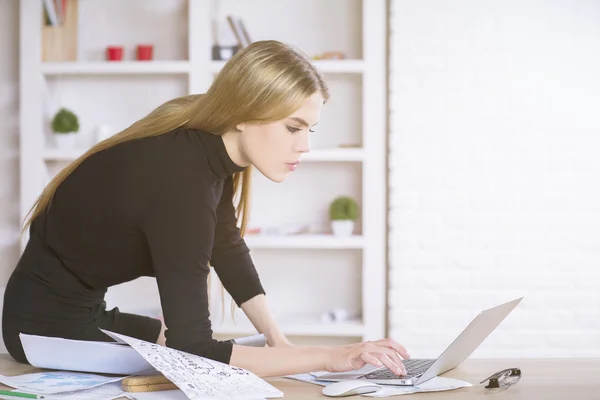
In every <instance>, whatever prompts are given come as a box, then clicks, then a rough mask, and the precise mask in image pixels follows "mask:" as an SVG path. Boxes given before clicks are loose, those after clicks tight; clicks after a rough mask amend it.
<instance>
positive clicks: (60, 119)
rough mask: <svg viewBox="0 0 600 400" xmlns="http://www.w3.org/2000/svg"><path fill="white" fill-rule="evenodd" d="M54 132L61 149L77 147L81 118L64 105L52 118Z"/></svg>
mask: <svg viewBox="0 0 600 400" xmlns="http://www.w3.org/2000/svg"><path fill="white" fill-rule="evenodd" d="M52 132H54V138H55V140H56V144H57V147H58V148H59V149H72V148H73V147H75V134H76V133H77V132H79V119H78V118H77V116H76V115H75V114H74V113H73V112H72V111H71V110H68V109H66V108H64V107H63V108H61V109H60V110H58V112H57V113H56V114H55V115H54V118H52Z"/></svg>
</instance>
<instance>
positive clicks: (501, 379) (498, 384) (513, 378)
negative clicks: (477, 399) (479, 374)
mask: <svg viewBox="0 0 600 400" xmlns="http://www.w3.org/2000/svg"><path fill="white" fill-rule="evenodd" d="M520 380H521V370H520V369H519V368H508V369H504V370H502V371H499V372H496V373H495V374H494V375H492V376H490V377H488V378H486V379H484V380H482V381H481V382H479V383H484V382H486V381H489V383H488V384H487V385H486V386H485V388H486V389H508V388H509V387H511V386H512V385H514V384H515V383H517V382H519V381H520Z"/></svg>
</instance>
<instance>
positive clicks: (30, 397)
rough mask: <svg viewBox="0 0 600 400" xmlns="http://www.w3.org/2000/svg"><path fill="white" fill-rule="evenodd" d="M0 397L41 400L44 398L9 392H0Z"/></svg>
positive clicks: (36, 395) (37, 395)
mask: <svg viewBox="0 0 600 400" xmlns="http://www.w3.org/2000/svg"><path fill="white" fill-rule="evenodd" d="M0 395H4V396H13V397H24V398H26V399H43V398H44V396H41V395H39V394H30V393H21V392H11V391H10V390H0Z"/></svg>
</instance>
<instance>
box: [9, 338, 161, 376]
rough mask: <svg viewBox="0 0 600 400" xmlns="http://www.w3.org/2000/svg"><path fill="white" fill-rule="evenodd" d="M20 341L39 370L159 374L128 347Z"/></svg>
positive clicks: (60, 339)
mask: <svg viewBox="0 0 600 400" xmlns="http://www.w3.org/2000/svg"><path fill="white" fill-rule="evenodd" d="M19 337H20V339H21V344H22V345H23V350H24V351H25V355H26V356H27V360H28V361H29V363H30V364H31V365H33V366H34V367H37V368H43V369H56V370H60V371H80V372H90V373H96V374H117V375H135V374H144V375H150V374H152V373H156V370H155V369H154V368H152V366H151V365H150V364H148V362H147V361H146V360H144V358H143V357H141V356H140V355H139V353H138V352H137V351H135V350H134V349H132V348H131V347H129V346H128V345H127V344H117V343H111V342H93V341H85V340H70V339H63V338H56V337H46V336H36V335H26V334H22V333H21V334H20V335H19Z"/></svg>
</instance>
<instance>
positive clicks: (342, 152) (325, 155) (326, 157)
mask: <svg viewBox="0 0 600 400" xmlns="http://www.w3.org/2000/svg"><path fill="white" fill-rule="evenodd" d="M364 159H365V152H364V150H363V149H361V148H333V149H314V150H311V151H309V152H308V153H306V154H304V155H303V156H302V161H363V160H364Z"/></svg>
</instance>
